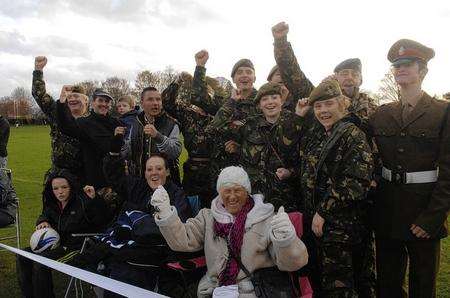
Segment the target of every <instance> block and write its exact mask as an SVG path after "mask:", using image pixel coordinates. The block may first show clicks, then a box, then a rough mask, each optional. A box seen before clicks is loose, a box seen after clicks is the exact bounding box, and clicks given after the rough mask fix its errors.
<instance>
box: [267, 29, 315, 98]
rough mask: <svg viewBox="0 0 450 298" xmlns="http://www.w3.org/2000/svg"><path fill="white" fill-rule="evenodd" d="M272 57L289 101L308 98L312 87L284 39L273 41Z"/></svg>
mask: <svg viewBox="0 0 450 298" xmlns="http://www.w3.org/2000/svg"><path fill="white" fill-rule="evenodd" d="M274 56H275V61H276V62H277V65H278V68H279V71H280V74H281V78H282V80H283V83H284V84H285V85H286V88H288V90H289V93H290V98H291V100H294V101H295V100H298V99H300V98H305V97H308V96H309V94H310V93H311V91H312V90H313V89H314V85H313V84H312V83H311V81H310V80H309V79H308V78H307V77H306V75H305V74H304V73H303V71H302V70H301V68H300V65H299V64H298V62H297V58H296V57H295V54H294V51H293V50H292V46H291V44H290V43H289V42H288V41H287V39H286V38H283V39H276V40H275V43H274Z"/></svg>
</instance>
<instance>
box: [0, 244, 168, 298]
mask: <svg viewBox="0 0 450 298" xmlns="http://www.w3.org/2000/svg"><path fill="white" fill-rule="evenodd" d="M0 247H2V248H4V249H7V250H9V251H11V252H13V253H15V254H18V255H21V256H23V257H25V258H27V259H30V260H33V261H35V262H38V263H40V264H42V265H44V266H47V267H49V268H52V269H54V270H57V271H60V272H62V273H64V274H67V275H70V276H73V277H75V278H77V279H80V280H83V281H85V282H87V283H90V284H93V285H96V286H98V287H100V288H103V289H106V290H108V291H111V292H114V293H116V294H120V295H123V296H126V297H133V298H134V297H136V298H139V297H146V298H148V297H150V298H153V297H155V298H157V297H166V296H163V295H160V294H157V293H155V292H151V291H148V290H144V289H142V288H138V287H136V286H132V285H129V284H126V283H124V282H121V281H117V280H114V279H111V278H108V277H105V276H102V275H99V274H95V273H92V272H89V271H86V270H83V269H80V268H76V267H73V266H70V265H67V264H63V263H60V262H57V261H54V260H51V259H48V258H45V257H42V256H39V255H36V254H33V253H29V252H27V251H24V250H21V249H17V248H14V247H11V246H8V245H5V244H3V243H0Z"/></svg>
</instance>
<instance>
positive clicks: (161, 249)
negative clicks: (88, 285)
mask: <svg viewBox="0 0 450 298" xmlns="http://www.w3.org/2000/svg"><path fill="white" fill-rule="evenodd" d="M113 144H114V143H113ZM120 148H121V143H120V140H119V141H117V143H115V144H114V145H113V146H112V148H111V151H113V152H111V153H110V154H109V155H108V156H106V157H105V159H104V162H103V164H104V172H105V176H106V177H108V179H109V182H110V183H111V185H114V190H115V191H117V192H118V193H119V194H120V196H121V197H123V198H124V203H123V205H122V210H121V212H120V213H119V216H118V217H117V219H116V221H115V222H114V223H113V224H112V225H111V227H110V228H109V229H108V231H107V233H106V235H107V236H105V237H103V238H102V239H100V241H99V242H98V243H96V244H94V245H93V246H91V247H89V248H88V249H86V252H85V253H83V254H81V255H79V256H77V257H76V258H74V260H73V261H72V262H73V264H74V265H75V266H80V267H82V268H85V269H88V270H96V268H97V264H98V263H99V262H103V263H104V264H105V265H106V268H107V269H106V271H107V272H106V274H107V275H109V276H110V277H111V278H113V279H116V280H120V281H123V282H126V283H129V284H132V285H135V286H138V287H141V288H145V289H148V290H154V288H155V284H156V282H157V281H158V280H159V287H160V288H161V287H164V286H163V285H162V284H170V283H171V281H173V280H172V279H170V278H168V277H167V276H164V277H162V276H160V269H159V267H160V266H161V265H162V264H164V263H165V262H167V261H168V260H172V259H173V258H174V257H175V253H174V252H172V251H171V250H170V248H169V247H168V246H167V244H166V241H165V240H164V238H163V236H162V235H161V232H160V231H159V228H158V226H157V225H156V223H155V220H154V218H153V216H152V214H153V212H154V209H153V207H152V206H151V205H150V203H149V202H150V199H151V197H152V195H153V192H154V191H155V190H156V189H157V188H158V186H160V185H163V186H164V188H165V189H166V190H167V192H168V193H169V197H170V202H171V204H172V205H173V206H175V208H176V209H177V212H178V215H179V216H180V218H181V219H182V220H183V221H186V220H187V219H188V218H189V217H190V216H191V208H190V206H189V204H188V201H187V199H186V197H185V195H184V192H183V190H182V189H181V188H179V187H178V186H177V185H176V184H175V183H174V182H172V181H171V180H170V179H168V177H169V169H168V163H167V161H166V159H165V158H164V157H163V156H161V155H153V156H151V157H150V158H149V159H148V160H147V162H146V170H145V174H144V175H145V178H139V177H136V176H133V175H125V162H124V158H123V157H121V156H120V153H119V152H120ZM129 262H132V263H144V264H150V265H153V266H155V270H154V271H151V270H145V272H143V270H140V269H136V267H134V266H132V265H130V264H129ZM168 288H170V286H169V287H168ZM105 297H115V296H114V295H113V294H112V293H107V294H106V296H105Z"/></svg>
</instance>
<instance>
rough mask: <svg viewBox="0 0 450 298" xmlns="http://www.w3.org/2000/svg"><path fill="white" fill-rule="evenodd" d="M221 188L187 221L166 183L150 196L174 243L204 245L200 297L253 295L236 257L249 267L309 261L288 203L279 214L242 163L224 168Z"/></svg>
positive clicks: (192, 247)
mask: <svg viewBox="0 0 450 298" xmlns="http://www.w3.org/2000/svg"><path fill="white" fill-rule="evenodd" d="M217 191H218V193H219V195H218V196H217V197H216V198H215V199H214V200H213V201H212V203H211V209H206V208H205V209H202V210H200V212H199V214H198V215H197V216H196V217H195V218H191V219H188V220H187V222H186V223H185V224H183V223H182V222H181V221H180V219H179V217H178V215H177V212H176V209H175V208H174V207H173V206H170V204H169V202H170V201H169V197H168V195H167V192H166V191H165V190H164V188H162V187H160V188H158V189H157V190H156V191H155V192H154V194H153V196H152V199H151V204H152V205H153V206H154V207H155V209H156V210H159V211H158V212H157V213H155V219H156V223H157V224H158V226H159V229H160V230H161V233H162V234H163V236H164V238H165V239H166V241H167V243H168V244H169V246H170V248H172V249H173V250H175V251H184V252H192V251H199V250H201V249H204V251H205V257H206V264H207V269H208V270H207V273H206V275H205V276H204V277H203V278H202V280H201V281H200V283H199V286H198V296H199V297H210V296H211V295H213V296H214V297H255V293H254V289H253V285H252V283H251V281H250V278H249V277H248V276H247V275H246V274H245V273H244V271H242V270H241V269H240V266H239V264H238V261H237V260H236V258H240V260H241V262H242V264H243V266H245V267H246V268H247V270H248V271H249V272H250V273H252V272H254V271H255V270H257V269H260V268H266V267H273V266H277V267H278V269H279V270H281V271H295V270H298V269H300V268H301V267H303V266H304V265H305V264H306V263H307V261H308V253H307V251H306V247H305V245H304V244H303V242H302V241H301V240H300V239H299V238H298V237H297V235H296V233H295V229H294V226H293V225H292V223H291V222H290V220H289V217H288V215H287V213H286V212H284V208H283V207H280V209H279V210H278V213H277V214H276V215H275V214H274V208H273V206H272V205H271V204H265V203H264V202H263V197H262V195H251V185H250V180H249V178H248V175H247V173H246V172H245V171H244V170H243V169H242V168H241V167H228V168H225V169H223V170H222V172H221V173H220V175H219V177H218V180H217ZM230 250H231V253H230ZM235 256H237V257H235Z"/></svg>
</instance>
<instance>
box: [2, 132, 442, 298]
mask: <svg viewBox="0 0 450 298" xmlns="http://www.w3.org/2000/svg"><path fill="white" fill-rule="evenodd" d="M8 153H9V157H8V158H9V162H8V165H9V167H10V168H11V169H12V170H13V182H14V185H15V188H16V191H17V195H18V196H19V198H20V212H21V221H22V237H21V238H22V246H28V241H29V237H30V235H31V233H32V232H33V230H34V223H35V220H36V218H37V216H38V215H39V213H40V212H41V208H42V204H41V191H42V181H43V176H44V173H45V171H46V170H47V169H48V168H49V166H50V139H49V128H48V127H43V126H25V127H20V128H11V136H10V139H9V145H8ZM183 153H184V154H183V157H185V152H183ZM182 159H183V158H182ZM7 232H9V233H11V232H13V231H12V230H7V231H5V230H1V231H0V237H1V236H3V235H5V233H7ZM449 248H450V239H449V238H447V239H445V240H444V241H443V244H442V254H441V270H440V273H439V278H438V297H442V298H444V297H450V249H449ZM55 283H56V293H57V297H62V296H63V287H64V285H65V283H66V279H65V278H64V277H61V276H58V278H57V279H56V282H55ZM0 297H20V292H19V289H18V284H17V281H16V273H15V259H14V256H13V255H12V254H10V253H9V252H5V251H1V252H0Z"/></svg>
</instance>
